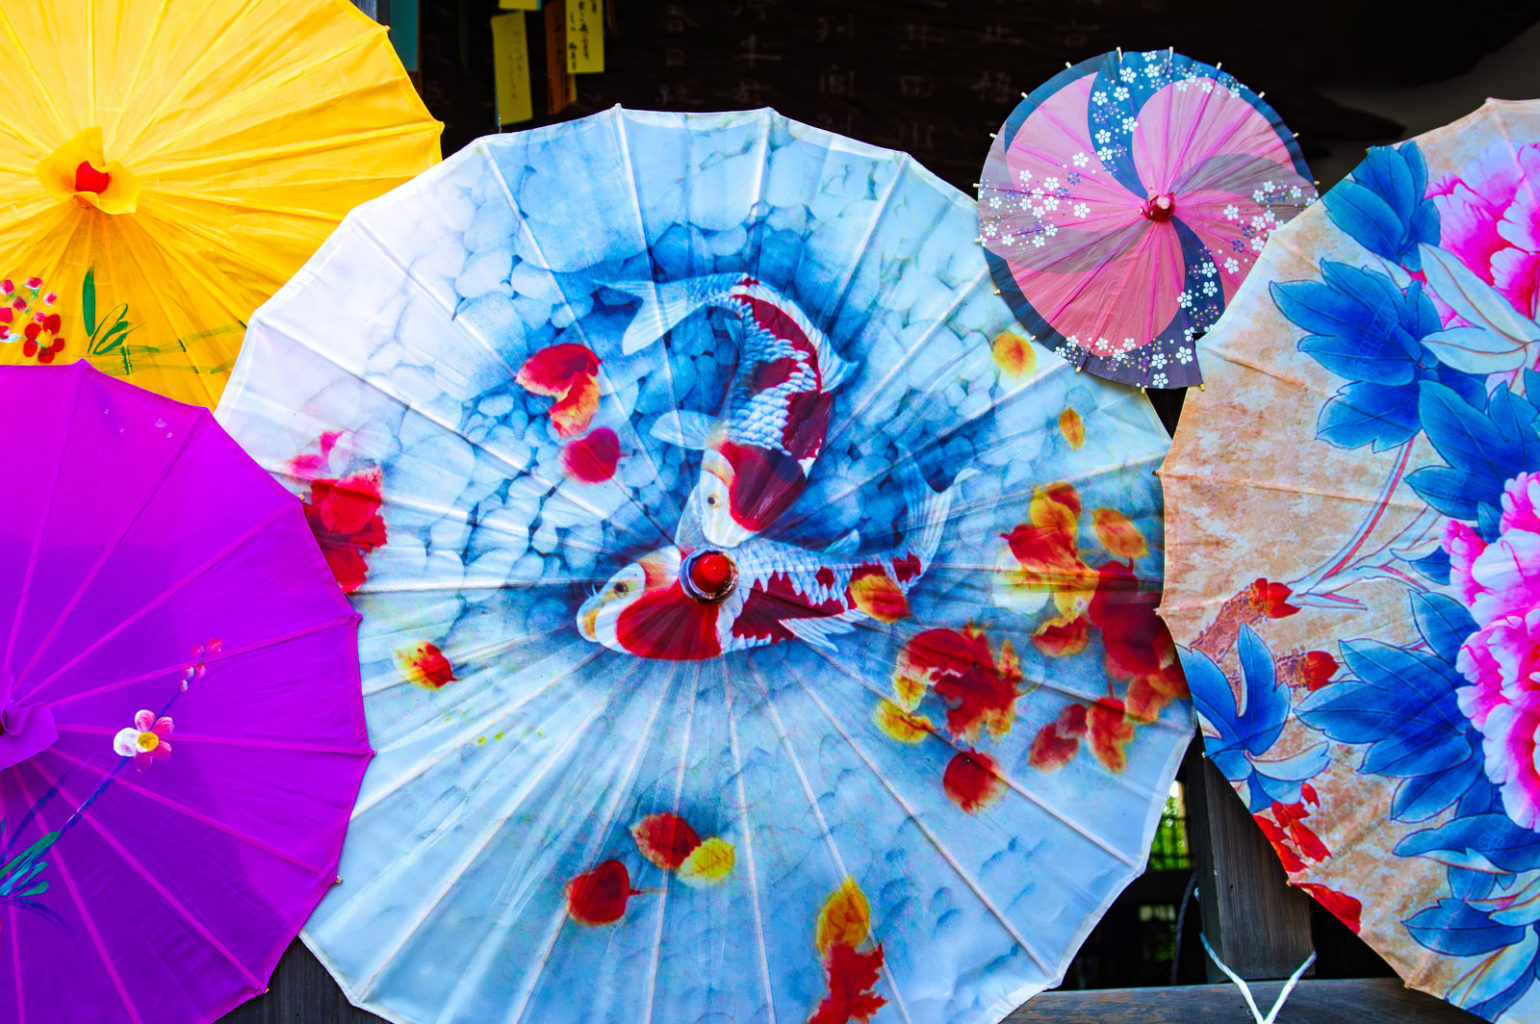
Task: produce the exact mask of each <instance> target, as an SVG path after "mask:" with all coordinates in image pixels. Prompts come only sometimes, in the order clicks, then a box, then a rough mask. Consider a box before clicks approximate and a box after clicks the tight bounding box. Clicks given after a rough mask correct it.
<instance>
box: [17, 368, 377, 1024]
mask: <svg viewBox="0 0 1540 1024" xmlns="http://www.w3.org/2000/svg"><path fill="white" fill-rule="evenodd" d="M0 437H4V438H5V443H4V444H3V445H0V479H3V480H4V481H5V486H4V491H3V493H4V514H3V515H0V1020H5V1021H15V1022H18V1024H43V1022H47V1024H58V1022H65V1021H82V1022H91V1024H98V1022H103V1021H132V1022H136V1024H180V1022H189V1021H207V1020H211V1019H213V1018H216V1017H218V1016H220V1015H221V1014H223V1013H225V1012H227V1011H228V1010H230V1009H231V1008H232V1007H233V1006H235V1005H236V1004H237V1003H239V1002H241V1001H242V1000H245V999H247V998H249V997H251V996H253V995H255V994H257V993H260V992H262V991H263V990H264V988H265V987H266V984H267V978H268V976H269V975H270V974H271V973H272V970H273V967H274V965H275V964H276V963H277V960H278V957H279V955H280V954H281V953H282V952H283V950H284V948H285V947H286V946H287V945H288V944H289V942H290V941H291V940H292V939H293V938H294V936H295V934H296V933H297V932H298V931H299V927H300V925H301V924H302V923H303V922H304V921H305V918H306V917H307V916H308V915H309V914H310V912H311V910H312V909H313V908H314V907H315V905H316V903H317V902H318V901H319V900H320V899H321V896H322V895H323V894H324V893H325V892H326V890H327V889H328V888H329V887H330V886H331V885H332V884H333V883H334V882H335V881H336V880H337V879H336V866H337V858H338V855H339V853H340V851H341V848H342V836H343V831H344V829H345V827H346V824H347V819H348V814H349V811H350V810H351V809H352V807H353V801H354V799H355V797H356V796H357V793H358V786H359V781H360V779H361V778H362V776H363V771H364V766H365V765H366V764H367V763H368V760H369V754H370V751H369V744H368V739H367V736H366V734H365V729H364V716H363V706H362V700H361V694H360V689H359V674H358V651H357V643H356V640H357V619H356V616H355V615H354V614H353V611H352V609H351V608H350V607H349V606H348V603H347V601H346V599H344V598H343V596H342V594H341V592H340V591H339V589H338V587H337V584H336V583H335V582H334V580H333V579H332V576H331V573H330V572H329V571H328V569H327V566H326V563H325V561H324V560H323V559H322V557H321V553H320V551H319V550H318V548H317V547H316V543H315V540H314V538H313V536H312V535H311V532H310V529H309V528H308V527H307V526H306V519H305V514H304V512H303V510H302V508H301V506H300V503H299V502H298V501H296V500H295V499H294V498H293V497H292V496H291V495H289V494H288V493H287V492H285V491H284V490H283V489H282V488H280V487H279V486H278V485H277V484H276V483H275V482H274V481H273V479H272V478H271V477H270V476H268V474H267V473H265V472H263V471H262V470H261V469H259V468H258V467H257V465H256V464H255V463H253V462H252V461H251V459H250V458H248V457H247V456H246V454H245V453H244V452H242V451H241V449H240V448H239V447H237V446H236V444H235V442H233V441H232V440H230V438H229V436H228V435H226V434H225V432H224V431H223V430H221V429H220V427H219V426H218V425H217V424H216V423H215V422H214V419H213V417H212V416H211V415H210V414H209V413H208V412H207V411H205V410H202V409H198V408H194V407H192V406H187V405H182V404H180V403H177V402H173V401H170V400H168V399H165V398H161V397H158V396H156V395H153V394H151V393H149V392H147V391H141V390H139V389H138V388H135V387H133V386H131V385H128V384H125V383H122V382H119V381H115V380H112V379H111V378H108V377H106V376H103V375H102V374H100V373H98V372H96V371H95V370H92V369H90V368H88V367H87V366H86V364H84V363H77V364H75V365H73V366H68V367H61V368H53V367H0Z"/></svg>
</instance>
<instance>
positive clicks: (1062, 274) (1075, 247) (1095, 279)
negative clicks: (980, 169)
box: [978, 50, 1316, 388]
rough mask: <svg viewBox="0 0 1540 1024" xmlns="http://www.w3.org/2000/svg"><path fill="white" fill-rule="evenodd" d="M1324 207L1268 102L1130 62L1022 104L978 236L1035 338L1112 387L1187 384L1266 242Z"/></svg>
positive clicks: (990, 170)
mask: <svg viewBox="0 0 1540 1024" xmlns="http://www.w3.org/2000/svg"><path fill="white" fill-rule="evenodd" d="M1315 198H1316V191H1315V187H1314V185H1313V184H1312V183H1311V177H1310V171H1309V169H1308V168H1307V167H1306V166H1305V161H1304V157H1303V156H1301V154H1300V151H1299V145H1298V143H1296V142H1295V140H1294V136H1293V134H1292V133H1291V132H1290V131H1289V130H1288V129H1287V128H1286V127H1284V124H1283V122H1282V120H1280V119H1279V117H1278V115H1277V114H1276V113H1275V112H1274V111H1273V109H1272V107H1270V106H1268V105H1267V104H1266V103H1265V102H1263V100H1262V98H1261V97H1260V96H1259V95H1258V94H1256V93H1253V92H1252V91H1251V90H1250V89H1247V88H1246V87H1245V86H1243V85H1241V84H1240V83H1239V82H1237V81H1236V80H1235V79H1234V78H1233V77H1232V76H1231V75H1229V74H1228V73H1226V72H1224V71H1221V70H1219V69H1218V68H1215V67H1209V66H1208V65H1207V64H1201V63H1199V62H1197V61H1195V60H1192V59H1191V58H1188V57H1184V56H1182V55H1181V54H1179V53H1174V52H1172V51H1170V50H1157V51H1154V52H1150V53H1123V52H1122V51H1121V50H1119V51H1116V52H1113V53H1106V54H1102V55H1101V56H1099V57H1093V58H1091V59H1090V60H1086V61H1082V62H1081V63H1079V64H1076V65H1074V66H1072V67H1068V68H1066V69H1065V70H1064V71H1061V72H1059V73H1058V74H1057V75H1055V76H1054V77H1053V78H1051V79H1049V80H1048V81H1047V82H1045V83H1044V84H1043V85H1041V86H1039V87H1038V88H1037V89H1035V90H1034V91H1033V92H1031V93H1029V94H1027V95H1026V96H1025V97H1024V98H1023V99H1022V101H1021V103H1020V104H1018V105H1017V107H1016V109H1015V110H1014V111H1013V112H1012V113H1011V116H1010V118H1009V119H1008V120H1007V121H1006V122H1005V126H1004V127H1003V128H1002V129H1001V130H1000V131H999V133H998V134H997V135H996V136H995V141H994V144H993V145H991V146H990V149H989V157H988V159H987V160H986V161H985V164H984V173H983V176H982V178H981V179H980V182H979V207H978V211H979V234H980V241H981V242H982V243H983V244H984V247H985V250H986V251H987V253H988V255H989V266H990V272H991V274H992V275H993V277H994V280H995V284H996V286H997V287H998V288H999V289H1000V292H1001V294H1002V295H1004V296H1005V299H1006V301H1007V302H1009V303H1010V305H1011V308H1012V311H1013V312H1014V313H1015V314H1016V317H1017V319H1018V320H1020V321H1021V322H1022V324H1023V325H1024V326H1025V327H1026V328H1027V330H1028V331H1029V332H1030V333H1031V334H1032V336H1033V339H1034V340H1036V341H1038V342H1040V343H1042V344H1044V345H1046V346H1047V347H1049V348H1051V349H1053V350H1054V351H1055V352H1057V353H1058V354H1059V355H1061V356H1063V357H1064V358H1065V359H1067V360H1069V361H1070V362H1072V363H1074V364H1075V365H1076V366H1078V367H1081V368H1082V369H1085V370H1088V371H1089V372H1091V373H1094V374H1096V375H1097V376H1099V377H1105V378H1106V379H1108V380H1114V381H1119V382H1122V383H1124V384H1138V385H1140V386H1147V387H1160V388H1175V387H1185V386H1187V385H1191V384H1198V383H1201V382H1202V380H1203V375H1202V372H1201V370H1200V368H1199V359H1198V356H1197V346H1196V342H1197V340H1198V338H1199V337H1201V336H1202V334H1203V332H1204V331H1206V330H1207V329H1208V328H1209V327H1211V326H1212V325H1213V324H1214V322H1215V321H1216V320H1218V319H1219V315H1220V314H1221V313H1222V312H1223V311H1224V307H1225V303H1226V302H1228V301H1229V299H1230V298H1231V296H1233V295H1234V294H1235V290H1236V289H1237V288H1239V287H1240V283H1241V281H1243V280H1244V279H1245V277H1246V274H1247V273H1248V272H1249V271H1250V270H1251V268H1252V266H1253V265H1254V264H1255V263H1256V258H1257V256H1258V255H1259V254H1260V253H1261V252H1262V247H1263V246H1264V245H1265V244H1266V242H1267V238H1268V235H1269V234H1270V233H1271V232H1272V231H1273V230H1274V229H1275V228H1277V227H1279V226H1280V225H1282V224H1284V223H1285V222H1287V221H1288V220H1289V219H1290V218H1292V217H1293V216H1294V215H1295V214H1296V213H1298V212H1299V211H1300V210H1302V209H1304V208H1305V207H1306V206H1308V205H1309V204H1310V203H1312V202H1314V201H1315Z"/></svg>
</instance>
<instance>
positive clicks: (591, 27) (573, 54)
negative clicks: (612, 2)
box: [566, 0, 604, 75]
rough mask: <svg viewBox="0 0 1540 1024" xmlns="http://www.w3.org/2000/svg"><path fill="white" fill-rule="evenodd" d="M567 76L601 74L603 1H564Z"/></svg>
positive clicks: (602, 59)
mask: <svg viewBox="0 0 1540 1024" xmlns="http://www.w3.org/2000/svg"><path fill="white" fill-rule="evenodd" d="M566 3H567V73H568V74H571V75H591V74H595V73H597V72H600V71H603V70H604V0H566Z"/></svg>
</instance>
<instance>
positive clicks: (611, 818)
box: [506, 662, 679, 1024]
mask: <svg viewBox="0 0 1540 1024" xmlns="http://www.w3.org/2000/svg"><path fill="white" fill-rule="evenodd" d="M678 671H679V664H678V662H675V663H674V664H673V665H672V666H670V671H669V679H668V682H667V684H666V685H664V686H662V687H660V692H659V694H658V700H657V703H655V704H654V705H653V707H652V712H651V714H649V715H648V716H647V724H646V725H645V726H643V727H642V734H641V737H640V738H639V739H638V740H637V742H636V746H635V748H634V749H633V750H632V751H631V761H630V763H629V764H628V765H626V768H625V772H624V775H623V777H622V778H621V779H620V780H619V783H620V784H619V785H617V786H615V787H613V789H614V794H615V795H614V797H613V799H612V800H611V801H610V806H609V808H608V809H607V810H606V811H605V812H604V827H603V828H601V829H599V830H598V832H597V833H595V836H596V838H595V841H594V842H593V843H592V844H591V845H590V847H589V850H588V858H587V859H588V860H590V861H591V860H593V859H594V858H596V857H598V856H599V852H600V851H601V850H602V849H603V848H604V840H605V838H606V837H607V836H609V834H610V831H611V830H612V829H613V828H614V827H615V822H616V820H617V819H618V818H619V816H620V808H621V805H622V804H624V803H625V798H626V795H627V794H628V793H630V792H631V787H632V786H633V785H635V784H636V777H637V776H638V775H639V774H640V773H641V767H642V760H643V758H644V755H645V754H646V753H647V746H648V741H649V740H650V739H651V738H652V730H653V729H654V727H656V725H657V723H658V716H659V715H660V714H661V713H662V711H663V706H664V705H665V704H666V703H668V701H667V697H668V695H669V693H670V692H671V691H672V689H673V686H674V680H675V677H676V676H677V675H678ZM563 902H565V901H563ZM552 916H553V917H554V918H555V923H554V926H553V927H552V929H551V941H550V942H549V943H548V944H547V945H546V948H545V949H544V950H542V951H541V955H540V963H539V966H538V967H536V969H535V973H534V977H533V978H532V979H531V980H530V984H529V987H528V988H527V989H526V990H525V993H524V998H523V1000H522V1001H521V1002H520V1004H519V1007H518V1010H517V1012H516V1013H514V1014H513V1015H512V1016H510V1017H508V1018H506V1019H507V1020H508V1022H509V1024H519V1022H520V1021H522V1020H523V1019H524V1014H525V1013H527V1012H528V1011H529V1004H530V1002H531V1001H532V1000H533V999H534V994H535V990H536V989H537V988H539V987H540V979H541V978H542V977H543V976H544V975H545V972H546V969H547V968H548V967H550V965H551V954H552V953H554V952H555V951H556V943H557V942H558V941H559V940H560V938H561V933H562V930H563V929H564V928H565V927H566V926H567V918H568V914H567V908H566V907H565V906H563V907H562V908H561V909H560V910H558V911H557V912H556V913H555V914H554V915H552Z"/></svg>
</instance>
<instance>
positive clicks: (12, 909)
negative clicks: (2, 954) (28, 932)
mask: <svg viewBox="0 0 1540 1024" xmlns="http://www.w3.org/2000/svg"><path fill="white" fill-rule="evenodd" d="M5 923H6V924H8V925H10V928H9V929H8V930H7V931H6V934H7V935H10V936H12V940H11V943H10V946H11V974H12V975H13V976H14V977H15V979H16V1024H27V1003H26V1000H25V999H23V998H22V992H21V980H22V973H21V943H20V942H19V941H17V939H16V938H15V937H16V936H18V935H20V933H19V932H18V931H17V930H16V905H15V904H14V903H11V902H9V901H7V902H6V907H5Z"/></svg>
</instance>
